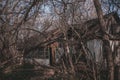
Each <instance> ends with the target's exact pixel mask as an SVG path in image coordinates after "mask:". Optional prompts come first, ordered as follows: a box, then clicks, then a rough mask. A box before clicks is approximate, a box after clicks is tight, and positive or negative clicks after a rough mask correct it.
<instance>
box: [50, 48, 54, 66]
mask: <svg viewBox="0 0 120 80" xmlns="http://www.w3.org/2000/svg"><path fill="white" fill-rule="evenodd" d="M49 52H50V58H49V59H50V65H51V66H54V64H55V50H54V48H53V47H49Z"/></svg>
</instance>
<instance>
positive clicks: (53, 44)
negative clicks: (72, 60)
mask: <svg viewBox="0 0 120 80" xmlns="http://www.w3.org/2000/svg"><path fill="white" fill-rule="evenodd" d="M104 18H105V20H108V21H107V24H108V26H107V29H106V30H107V31H108V33H109V34H110V35H109V36H111V37H110V43H111V48H112V51H113V55H114V56H115V59H114V60H115V63H116V64H118V63H119V65H120V18H119V16H118V15H117V13H116V12H112V13H110V14H107V15H105V16H104ZM83 26H84V27H83ZM44 34H45V35H46V36H43V35H42V36H41V34H40V35H34V36H32V37H30V38H28V39H27V40H26V41H25V46H22V49H24V50H25V52H24V54H25V57H29V58H46V59H49V61H50V62H49V63H50V65H54V64H55V63H56V61H58V60H59V58H60V56H62V54H63V53H64V49H63V48H64V46H65V43H66V41H65V39H64V33H63V32H62V31H61V29H60V28H58V29H54V30H51V31H48V32H46V33H44ZM67 37H68V40H69V41H68V44H69V45H70V46H71V53H73V54H75V55H76V56H75V57H77V58H79V57H78V55H79V53H80V48H81V46H82V45H81V43H80V42H83V43H84V44H85V46H86V48H87V49H88V51H87V52H88V53H89V54H90V55H89V56H88V57H89V58H91V56H94V57H95V60H96V62H101V60H102V59H103V58H104V56H103V55H102V48H103V47H102V33H101V29H100V24H99V21H98V19H92V20H88V21H86V22H85V23H84V24H72V25H71V24H70V25H69V26H68V30H67ZM22 49H21V50H22ZM19 50H20V49H19ZM78 60H79V59H78Z"/></svg>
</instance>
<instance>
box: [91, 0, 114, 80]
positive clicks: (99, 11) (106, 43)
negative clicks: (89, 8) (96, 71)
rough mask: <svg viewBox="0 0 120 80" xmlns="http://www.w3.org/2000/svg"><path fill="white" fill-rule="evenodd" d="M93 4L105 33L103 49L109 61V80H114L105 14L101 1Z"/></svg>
mask: <svg viewBox="0 0 120 80" xmlns="http://www.w3.org/2000/svg"><path fill="white" fill-rule="evenodd" d="M93 2H94V5H95V8H96V12H97V15H98V19H99V22H100V26H101V31H102V33H103V49H104V52H103V53H104V54H106V59H107V61H108V62H107V63H108V69H109V74H108V80H114V63H113V57H112V50H111V48H110V43H109V37H108V35H106V27H107V24H106V22H105V20H104V17H103V12H102V8H101V5H100V2H99V0H93Z"/></svg>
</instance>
